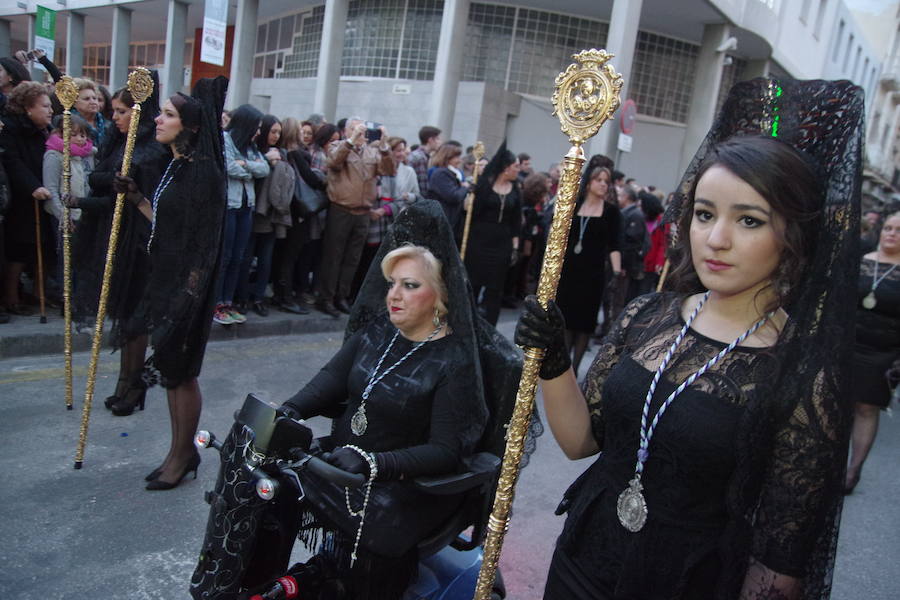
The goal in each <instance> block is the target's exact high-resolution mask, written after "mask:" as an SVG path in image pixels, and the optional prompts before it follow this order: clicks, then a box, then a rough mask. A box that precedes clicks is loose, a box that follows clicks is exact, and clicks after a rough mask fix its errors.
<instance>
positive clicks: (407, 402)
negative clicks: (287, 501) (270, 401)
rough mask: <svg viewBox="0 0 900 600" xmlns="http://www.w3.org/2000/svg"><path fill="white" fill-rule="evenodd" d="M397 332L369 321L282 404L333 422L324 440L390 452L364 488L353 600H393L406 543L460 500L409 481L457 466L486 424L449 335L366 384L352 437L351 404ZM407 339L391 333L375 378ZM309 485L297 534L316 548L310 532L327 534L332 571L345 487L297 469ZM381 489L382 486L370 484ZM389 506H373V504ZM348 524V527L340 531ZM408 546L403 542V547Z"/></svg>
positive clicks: (348, 537) (344, 548) (405, 580)
mask: <svg viewBox="0 0 900 600" xmlns="http://www.w3.org/2000/svg"><path fill="white" fill-rule="evenodd" d="M396 332H397V329H396V328H395V327H394V326H393V325H392V324H391V323H390V322H389V321H388V319H387V318H384V317H382V318H379V319H376V320H374V321H372V322H371V323H370V324H369V325H367V326H366V327H365V328H364V329H363V330H361V331H359V332H357V333H356V334H354V335H353V336H352V337H350V338H349V339H348V340H347V341H346V342H345V343H344V345H343V346H342V347H341V349H340V350H339V351H338V352H337V354H335V355H334V357H333V358H332V359H331V360H330V361H329V362H328V364H327V365H325V367H323V368H322V370H321V371H319V373H318V374H317V375H316V376H315V377H314V378H313V379H312V380H311V381H310V382H309V383H308V384H307V385H306V386H305V387H304V388H303V389H302V390H300V392H298V393H297V394H296V395H295V396H294V397H292V398H291V399H290V400H288V401H287V404H290V405H291V406H292V407H294V408H295V409H296V410H297V412H298V413H299V414H300V415H302V416H303V417H309V416H313V415H324V416H330V417H333V418H334V422H333V428H332V436H331V443H333V444H334V445H335V446H341V445H345V444H352V445H356V446H359V447H360V448H362V449H363V450H365V451H367V452H375V453H389V454H391V455H392V457H391V459H392V460H391V462H392V463H393V465H394V466H395V471H396V472H395V474H394V477H395V478H399V477H400V476H401V475H402V478H403V480H402V481H401V480H398V479H394V480H392V481H383V478H382V477H381V475H379V478H378V479H377V480H376V481H375V483H374V484H373V487H372V500H371V501H370V504H369V510H368V512H367V513H366V520H365V528H364V529H363V540H362V542H361V545H360V552H359V554H360V555H361V561H362V562H361V563H360V564H358V565H357V568H356V569H354V571H353V578H354V579H355V580H356V581H357V584H356V585H355V586H354V587H355V589H354V595H353V597H354V598H399V597H400V596H401V595H402V591H403V590H404V589H406V587H407V585H408V584H409V580H410V578H411V577H412V576H413V575H414V573H415V566H416V563H417V561H418V556H417V553H416V551H415V550H416V549H415V545H414V542H415V541H416V540H420V539H423V538H424V537H426V536H427V534H428V533H430V532H431V531H433V530H434V529H435V528H436V527H437V526H438V525H440V524H441V523H443V522H444V521H445V520H446V519H447V518H448V517H449V516H450V515H452V514H453V511H454V510H456V508H457V506H458V505H459V502H460V498H459V497H457V496H445V497H437V496H428V495H425V494H423V493H422V492H419V491H417V490H416V489H415V487H414V486H413V484H412V483H411V482H410V481H409V480H410V479H411V478H414V477H417V476H421V475H439V474H443V473H450V472H453V471H455V470H457V469H459V468H460V466H461V462H460V461H461V460H462V459H463V458H465V457H466V456H468V455H470V454H471V453H472V452H473V450H474V448H475V444H476V443H477V442H478V441H479V439H480V438H481V435H482V433H483V431H484V427H485V424H486V423H487V408H486V406H485V404H484V402H483V400H481V398H480V396H478V395H476V394H472V393H470V381H469V378H470V377H471V374H472V373H473V372H474V370H475V366H474V364H473V360H474V357H473V356H471V355H470V354H469V353H467V352H466V349H465V347H464V346H463V345H462V344H460V343H458V342H459V340H457V339H456V338H454V336H453V335H452V334H451V335H448V336H445V337H443V338H440V339H437V340H434V341H431V342H428V343H426V344H424V345H423V346H421V347H420V348H419V350H418V351H416V352H415V353H414V354H412V355H411V356H410V357H409V358H408V359H407V360H405V361H404V362H403V363H402V364H400V365H399V366H398V367H397V368H396V369H394V370H392V371H391V372H390V373H389V374H388V375H387V376H386V377H384V379H382V380H381V381H380V382H379V383H378V384H376V385H375V387H374V388H373V390H372V392H371V394H370V396H369V399H368V401H367V402H366V417H367V421H368V424H367V428H366V431H365V432H364V434H363V435H361V436H357V435H354V434H353V433H352V432H351V430H350V421H351V418H352V417H353V415H354V414H355V413H356V411H357V409H358V408H359V406H360V402H361V399H362V392H363V390H364V389H365V387H366V385H367V384H368V382H369V379H370V377H371V376H372V374H373V373H374V372H375V368H376V365H377V364H378V362H379V359H381V357H382V355H384V352H385V350H386V349H387V347H388V345H389V344H390V342H391V339H392V338H393V337H394V334H395V333H396ZM415 344H416V342H411V341H410V340H407V339H406V338H404V337H403V336H402V335H398V336H397V338H396V341H395V342H394V345H393V347H392V348H391V350H390V352H389V353H388V354H387V356H385V358H384V361H383V363H382V366H381V369H379V371H378V372H379V374H381V373H383V372H384V371H385V370H386V369H388V368H389V367H390V366H391V365H393V364H395V363H396V362H397V361H399V360H400V359H401V358H402V357H403V356H405V355H406V354H407V353H408V352H409V351H410V350H411V349H412V348H413V347H414V346H415ZM305 477H306V478H307V481H306V483H304V485H305V486H306V485H307V484H309V485H312V486H314V488H315V489H314V490H309V494H308V495H309V498H310V499H312V498H315V500H314V502H315V504H316V509H312V508H311V507H306V510H307V512H308V515H307V518H306V519H305V526H304V528H303V529H304V530H305V531H301V534H300V536H301V540H303V541H305V542H307V544H308V545H309V546H312V548H310V549H316V548H315V545H316V544H315V541H317V540H318V539H319V538H318V536H317V535H310V534H309V531H311V530H325V531H327V532H328V533H329V535H332V536H336V537H337V541H334V540H333V541H332V543H331V544H329V545H328V546H330V548H329V550H330V553H331V554H333V557H334V560H335V561H336V562H337V563H338V565H339V568H344V567H346V559H347V556H348V555H349V552H350V550H352V546H353V540H354V539H355V533H356V526H357V523H358V521H357V520H356V519H349V520H348V516H347V509H346V504H345V498H344V488H343V487H340V486H337V485H335V484H332V483H330V482H327V481H325V480H322V479H319V478H317V477H316V476H315V475H311V474H305ZM379 488H381V489H379ZM363 493H364V491H363V489H358V490H355V491H354V492H353V493H351V495H350V498H351V502H352V505H353V506H355V507H359V506H361V505H362V498H363ZM385 503H389V505H388V506H387V507H386V508H384V509H380V507H381V506H383V505H385ZM348 529H349V531H348ZM366 540H378V541H379V543H380V545H382V546H389V549H387V550H385V551H384V553H383V554H381V555H378V556H376V555H374V554H372V553H371V552H367V548H366ZM409 544H412V547H411V548H409V547H406V546H409Z"/></svg>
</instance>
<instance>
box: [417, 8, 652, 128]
mask: <svg viewBox="0 0 900 600" xmlns="http://www.w3.org/2000/svg"><path fill="white" fill-rule="evenodd" d="M638 1H640V0H638ZM470 4H471V2H470V0H446V1H445V2H444V15H443V17H442V18H441V37H440V39H439V41H438V53H437V62H436V63H435V67H434V87H433V88H432V89H433V91H432V96H431V123H432V124H434V126H435V127H437V128H439V129H440V130H441V131H443V132H444V138H445V139H449V138H451V137H453V134H452V131H453V112H454V110H455V109H456V94H457V92H458V91H459V79H460V76H461V75H462V66H463V51H464V50H465V44H466V24H467V22H468V19H469V5H470Z"/></svg>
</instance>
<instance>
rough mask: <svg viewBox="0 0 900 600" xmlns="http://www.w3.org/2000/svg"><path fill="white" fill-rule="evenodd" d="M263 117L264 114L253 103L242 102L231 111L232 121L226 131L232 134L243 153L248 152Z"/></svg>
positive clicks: (232, 139)
mask: <svg viewBox="0 0 900 600" xmlns="http://www.w3.org/2000/svg"><path fill="white" fill-rule="evenodd" d="M262 118H263V114H262V113H261V112H259V109H257V108H256V107H255V106H253V105H252V104H242V105H241V106H238V107H237V108H236V109H234V112H232V113H231V121H229V123H228V129H227V130H226V131H228V133H229V134H230V135H231V141H232V142H234V147H235V148H237V151H238V152H240V153H241V154H247V150H248V149H249V148H250V143H251V142H252V141H253V138H254V137H255V136H256V132H257V130H258V129H259V126H260V122H261V121H262Z"/></svg>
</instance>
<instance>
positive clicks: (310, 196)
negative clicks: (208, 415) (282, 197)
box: [294, 175, 328, 219]
mask: <svg viewBox="0 0 900 600" xmlns="http://www.w3.org/2000/svg"><path fill="white" fill-rule="evenodd" d="M294 201H295V202H297V206H298V208H299V209H300V216H301V217H303V218H304V219H305V218H307V217H311V216H312V215H315V214H316V213H319V212H322V211H323V210H325V209H326V208H328V194H326V193H325V191H324V190H316V189H313V188H312V187H311V186H310V185H309V184H308V183H306V182H305V181H304V180H303V178H302V177H300V176H299V175H298V176H297V178H296V184H295V185H294Z"/></svg>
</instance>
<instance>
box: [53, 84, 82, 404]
mask: <svg viewBox="0 0 900 600" xmlns="http://www.w3.org/2000/svg"><path fill="white" fill-rule="evenodd" d="M56 97H57V98H59V102H60V104H62V106H63V109H64V110H63V179H62V194H63V198H65V197H66V196H68V194H69V193H70V192H71V180H72V170H71V162H72V152H71V147H70V146H69V140H70V139H71V137H72V113H71V112H69V111H70V110H71V109H72V106H74V105H75V101H76V100H77V99H78V86H76V85H75V80H74V79H72V78H71V77H69V76H68V75H64V76H63V78H62V79H60V80H59V81H58V82H57V83H56ZM62 205H63V206H62V209H63V213H62V224H61V227H62V236H63V317H64V320H65V328H66V329H65V333H64V334H63V356H64V358H65V378H66V381H65V386H66V409H67V410H72V246H71V231H70V227H69V221H70V215H69V205H68V203H67V202H63V203H62Z"/></svg>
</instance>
